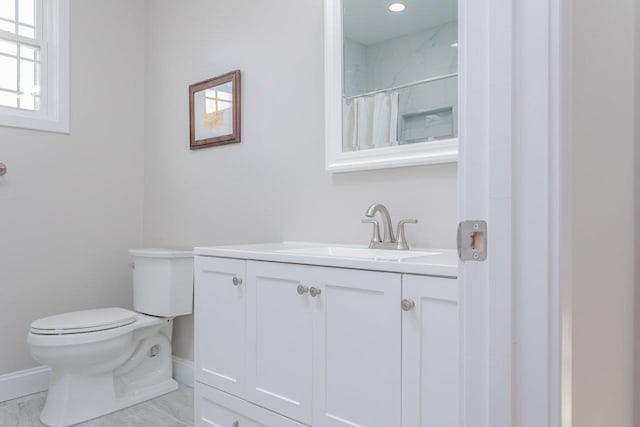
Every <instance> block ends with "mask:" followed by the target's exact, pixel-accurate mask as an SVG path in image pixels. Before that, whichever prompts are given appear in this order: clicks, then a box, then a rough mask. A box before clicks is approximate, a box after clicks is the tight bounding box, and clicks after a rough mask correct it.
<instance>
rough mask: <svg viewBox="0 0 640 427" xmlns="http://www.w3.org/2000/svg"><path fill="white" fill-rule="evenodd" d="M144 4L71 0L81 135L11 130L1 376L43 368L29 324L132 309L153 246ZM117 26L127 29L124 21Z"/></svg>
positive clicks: (5, 153)
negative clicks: (144, 255) (147, 227)
mask: <svg viewBox="0 0 640 427" xmlns="http://www.w3.org/2000/svg"><path fill="white" fill-rule="evenodd" d="M143 12H144V8H143V1H142V0H134V1H132V0H72V1H71V41H70V43H71V46H70V48H71V64H70V65H71V122H70V126H71V133H70V134H69V135H60V134H52V133H44V132H34V131H27V130H22V129H10V128H1V127H0V161H2V162H4V163H6V164H7V166H8V169H9V170H8V174H7V175H6V176H5V177H4V178H0V337H2V344H0V374H3V373H8V372H13V371H18V370H22V369H26V368H30V367H33V366H36V365H37V363H36V362H35V361H33V360H32V359H31V356H30V354H29V349H28V347H27V343H26V338H27V332H28V331H29V325H30V323H31V322H32V321H33V320H35V319H37V318H39V317H43V316H47V315H51V314H54V313H58V312H64V311H71V310H80V309H88V308H94V307H104V306H123V307H130V306H131V288H130V286H131V279H130V275H131V274H130V270H129V268H128V267H127V263H128V262H129V257H128V254H127V252H126V251H127V249H128V248H131V247H135V246H140V245H141V244H142V207H143V206H142V193H143V188H142V185H143V163H144V158H143V154H144V151H143V140H144V127H143V121H142V117H143V114H144V111H143V102H144V95H143V88H144V85H143V79H144V75H143V72H144V55H143V47H144V46H143V42H144V38H143V33H144V27H143V22H144V20H143ZM115 23H117V25H116V24H115Z"/></svg>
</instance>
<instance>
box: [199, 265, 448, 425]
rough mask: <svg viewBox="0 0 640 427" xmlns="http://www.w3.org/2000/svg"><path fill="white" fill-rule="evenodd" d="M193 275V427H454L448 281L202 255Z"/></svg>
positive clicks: (416, 276) (397, 274) (387, 273)
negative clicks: (408, 304)
mask: <svg viewBox="0 0 640 427" xmlns="http://www.w3.org/2000/svg"><path fill="white" fill-rule="evenodd" d="M195 266H196V275H195V277H196V284H195V289H196V291H195V298H196V300H195V307H196V308H195V367H196V373H195V378H196V381H197V382H198V383H199V384H197V386H196V425H197V426H211V425H216V426H217V425H219V426H227V425H229V426H235V424H234V423H235V422H237V423H238V424H237V425H238V426H242V427H244V426H246V425H248V426H254V425H260V426H270V427H280V426H285V425H289V424H287V423H285V422H281V421H277V422H276V421H273V420H276V419H279V418H273V417H274V416H277V417H286V419H287V422H289V421H290V422H292V423H294V424H291V425H307V426H313V427H347V426H367V427H400V426H402V427H418V426H437V427H447V426H451V427H454V426H456V425H457V423H456V420H457V414H458V411H457V403H456V402H457V387H458V384H457V370H458V367H457V349H458V347H457V340H458V334H457V308H456V300H457V287H456V281H455V279H443V278H434V277H428V276H420V275H407V274H401V273H390V272H380V271H367V270H360V269H349V268H334V267H330V266H314V265H303V264H291V263H284V262H264V261H256V260H242V259H229V258H217V257H209V256H197V257H196V263H195ZM234 278H235V280H234ZM403 298H404V299H407V300H411V301H413V303H414V305H413V307H411V308H410V309H409V311H403V308H402V304H401V303H402V301H403ZM405 308H407V307H405ZM230 406H232V407H230ZM238 408H245V409H243V410H242V411H240V413H237V412H238V410H239V409H238ZM247 408H249V409H250V410H249V409H247ZM207 411H208V412H207ZM243 411H244V412H243ZM247 411H249V412H250V413H249V412H247ZM205 412H206V413H207V414H208V415H207V414H205ZM215 414H219V415H215ZM261 414H262V415H261ZM216 416H218V417H219V420H220V421H217V420H214V418H215V417H216ZM234 417H235V418H234ZM243 417H245V418H246V419H245V418H243ZM247 417H248V418H247ZM232 419H233V420H232ZM239 420H244V423H243V422H242V421H239ZM269 420H271V421H269Z"/></svg>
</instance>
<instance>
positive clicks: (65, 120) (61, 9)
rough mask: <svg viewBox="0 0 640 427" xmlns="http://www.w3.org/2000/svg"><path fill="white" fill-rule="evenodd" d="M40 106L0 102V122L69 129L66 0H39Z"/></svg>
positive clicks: (64, 131) (25, 126)
mask: <svg viewBox="0 0 640 427" xmlns="http://www.w3.org/2000/svg"><path fill="white" fill-rule="evenodd" d="M41 16H42V18H41V19H42V36H41V37H42V50H41V64H40V67H41V76H42V81H41V82H40V93H41V97H40V110H39V111H30V110H21V109H19V108H11V107H3V106H0V126H9V127H16V128H23V129H33V130H40V131H48V132H58V133H69V0H43V1H42V9H41Z"/></svg>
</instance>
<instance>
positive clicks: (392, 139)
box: [342, 92, 399, 151]
mask: <svg viewBox="0 0 640 427" xmlns="http://www.w3.org/2000/svg"><path fill="white" fill-rule="evenodd" d="M398 100H399V96H398V92H391V93H377V94H375V95H372V96H361V97H357V98H352V99H347V100H345V102H344V108H343V138H342V145H343V146H342V151H357V150H367V149H370V148H379V147H388V146H391V145H397V144H398V141H397V134H398Z"/></svg>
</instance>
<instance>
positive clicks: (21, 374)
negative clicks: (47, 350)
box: [0, 366, 51, 402]
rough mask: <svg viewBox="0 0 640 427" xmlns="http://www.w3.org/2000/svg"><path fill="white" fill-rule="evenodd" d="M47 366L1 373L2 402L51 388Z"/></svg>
mask: <svg viewBox="0 0 640 427" xmlns="http://www.w3.org/2000/svg"><path fill="white" fill-rule="evenodd" d="M50 372H51V369H49V368H48V367H47V366H38V367H36V368H32V369H26V370H24V371H18V372H12V373H10V374H5V375H0V402H4V401H5V400H11V399H17V398H18V397H22V396H27V395H29V394H33V393H38V392H40V391H45V390H47V389H48V388H49V373H50Z"/></svg>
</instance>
